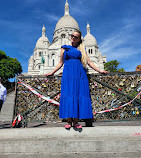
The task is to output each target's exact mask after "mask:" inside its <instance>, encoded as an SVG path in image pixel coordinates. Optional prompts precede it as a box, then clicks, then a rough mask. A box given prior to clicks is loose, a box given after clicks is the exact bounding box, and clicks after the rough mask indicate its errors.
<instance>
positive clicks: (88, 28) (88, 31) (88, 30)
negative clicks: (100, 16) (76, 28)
mask: <svg viewBox="0 0 141 158" xmlns="http://www.w3.org/2000/svg"><path fill="white" fill-rule="evenodd" d="M86 28H87V34H88V33H90V25H89V23H88V22H87V27H86Z"/></svg>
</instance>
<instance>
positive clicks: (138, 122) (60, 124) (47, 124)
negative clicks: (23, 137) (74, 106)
mask: <svg viewBox="0 0 141 158" xmlns="http://www.w3.org/2000/svg"><path fill="white" fill-rule="evenodd" d="M80 123H81V124H82V126H83V127H85V122H80ZM65 124H66V122H44V123H43V122H29V123H28V126H27V127H28V128H35V127H38V128H45V127H46V128H48V127H64V125H65ZM96 126H141V120H136V121H103V122H93V127H96ZM3 128H12V123H11V122H10V121H0V129H3Z"/></svg>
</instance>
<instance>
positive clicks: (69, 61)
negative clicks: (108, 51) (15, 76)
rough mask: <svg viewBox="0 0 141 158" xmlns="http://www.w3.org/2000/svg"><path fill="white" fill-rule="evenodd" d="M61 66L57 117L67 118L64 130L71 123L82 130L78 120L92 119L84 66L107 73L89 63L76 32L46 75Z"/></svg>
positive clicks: (78, 32) (79, 34) (78, 34)
mask: <svg viewBox="0 0 141 158" xmlns="http://www.w3.org/2000/svg"><path fill="white" fill-rule="evenodd" d="M63 64H64V69H63V75H62V82H61V98H60V108H59V117H60V118H62V119H65V118H67V124H66V125H65V128H68V129H69V128H71V127H72V122H73V126H74V127H75V128H82V125H81V124H78V119H92V118H93V114H92V106H91V98H90V91H89V83H88V78H87V74H86V69H85V67H86V64H88V65H89V66H90V67H91V68H92V69H94V70H96V71H97V72H100V73H107V71H101V70H99V69H98V68H97V67H96V65H95V64H94V63H92V62H91V60H90V59H89V57H88V55H87V54H86V52H85V48H84V45H83V43H82V40H81V32H80V31H78V30H76V31H74V32H73V33H72V35H71V45H63V46H62V47H61V55H60V62H59V63H58V65H57V66H56V67H55V69H54V70H53V71H52V72H51V73H48V74H46V75H47V76H49V75H53V74H54V73H55V72H56V71H58V70H59V69H60V68H61V67H62V66H63Z"/></svg>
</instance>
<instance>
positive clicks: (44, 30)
mask: <svg viewBox="0 0 141 158" xmlns="http://www.w3.org/2000/svg"><path fill="white" fill-rule="evenodd" d="M45 35H46V28H45V26H44V25H43V27H42V36H44V37H45Z"/></svg>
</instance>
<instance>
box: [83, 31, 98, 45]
mask: <svg viewBox="0 0 141 158" xmlns="http://www.w3.org/2000/svg"><path fill="white" fill-rule="evenodd" d="M84 43H85V46H91V45H97V41H96V39H95V37H94V36H93V35H91V34H87V35H86V36H85V37H84Z"/></svg>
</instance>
